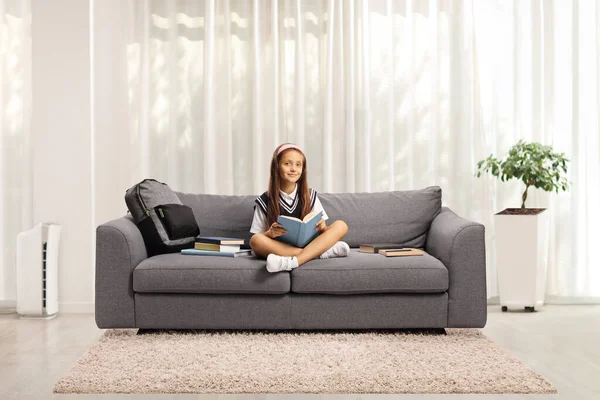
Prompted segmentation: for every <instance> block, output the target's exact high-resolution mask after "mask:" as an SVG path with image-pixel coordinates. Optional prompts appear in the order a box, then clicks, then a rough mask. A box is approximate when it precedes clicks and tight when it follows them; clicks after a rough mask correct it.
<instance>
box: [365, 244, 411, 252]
mask: <svg viewBox="0 0 600 400" xmlns="http://www.w3.org/2000/svg"><path fill="white" fill-rule="evenodd" d="M401 247H402V244H401V243H368V244H361V245H360V249H359V250H358V251H360V252H361V253H378V252H379V250H381V249H399V248H401Z"/></svg>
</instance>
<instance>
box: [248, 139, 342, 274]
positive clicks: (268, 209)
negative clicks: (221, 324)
mask: <svg viewBox="0 0 600 400" xmlns="http://www.w3.org/2000/svg"><path fill="white" fill-rule="evenodd" d="M306 175H307V171H306V157H305V156H304V153H303V152H302V150H300V148H299V147H298V146H296V145H294V144H292V143H285V144H282V145H280V146H278V147H277V149H275V151H274V152H273V159H272V160H271V176H270V178H269V190H268V191H267V192H264V193H263V194H262V195H261V196H259V197H258V198H257V199H256V200H255V201H256V205H255V206H254V219H253V220H252V227H251V228H250V232H252V233H254V234H255V235H254V236H252V238H251V239H250V247H251V248H252V250H253V251H254V254H256V255H257V256H258V257H261V258H266V259H267V271H269V272H278V271H291V270H292V269H294V268H297V267H299V266H300V265H302V264H304V263H305V262H307V261H310V260H312V259H313V258H316V257H317V256H318V257H319V258H331V257H346V256H347V255H348V254H350V247H349V246H348V244H347V243H345V242H340V241H339V240H341V239H342V238H343V237H344V236H345V235H346V233H348V225H346V223H345V222H344V221H341V220H338V221H335V222H334V223H333V224H331V225H330V226H327V224H326V223H325V220H327V219H329V217H328V216H327V214H326V213H325V210H323V206H322V205H321V202H320V201H319V198H318V197H317V192H316V191H314V190H313V189H310V188H309V187H308V180H307V178H306ZM313 210H316V211H323V217H322V218H321V220H320V221H319V222H318V223H317V230H319V231H320V234H319V236H317V237H316V238H315V239H314V240H313V241H312V242H310V243H309V244H308V245H306V247H304V248H298V247H294V246H290V245H288V244H285V243H283V242H280V241H279V240H278V239H277V238H278V237H279V236H282V235H284V234H286V233H287V231H286V230H285V229H283V227H282V226H281V225H280V224H279V223H277V216H279V215H288V216H292V217H296V218H299V219H302V218H304V217H305V216H306V214H308V213H310V212H311V211H313Z"/></svg>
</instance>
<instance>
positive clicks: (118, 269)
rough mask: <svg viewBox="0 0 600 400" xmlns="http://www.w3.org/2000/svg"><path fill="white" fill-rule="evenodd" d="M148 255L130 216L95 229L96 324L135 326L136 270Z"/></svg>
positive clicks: (107, 326)
mask: <svg viewBox="0 0 600 400" xmlns="http://www.w3.org/2000/svg"><path fill="white" fill-rule="evenodd" d="M146 258H148V254H147V253H146V246H145V245H144V239H143V238H142V234H141V233H140V230H139V229H138V227H137V226H136V225H135V223H134V222H133V219H132V218H131V217H130V216H127V217H122V218H119V219H115V220H112V221H110V222H107V223H105V224H102V225H100V226H98V228H96V304H95V308H96V325H98V328H135V327H136V326H135V305H134V297H133V269H134V268H135V267H136V266H137V265H138V264H139V263H140V262H142V261H143V260H145V259H146Z"/></svg>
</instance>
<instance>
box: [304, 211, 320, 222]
mask: <svg viewBox="0 0 600 400" xmlns="http://www.w3.org/2000/svg"><path fill="white" fill-rule="evenodd" d="M319 212H320V211H312V212H309V213H308V214H306V216H305V217H304V219H303V220H302V222H308V221H310V220H311V219H312V218H313V217H314V216H315V215H317V214H318V213H319Z"/></svg>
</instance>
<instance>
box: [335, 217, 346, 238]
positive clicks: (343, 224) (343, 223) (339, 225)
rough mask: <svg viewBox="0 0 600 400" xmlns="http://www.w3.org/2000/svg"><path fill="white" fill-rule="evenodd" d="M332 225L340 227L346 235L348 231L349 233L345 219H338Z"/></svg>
mask: <svg viewBox="0 0 600 400" xmlns="http://www.w3.org/2000/svg"><path fill="white" fill-rule="evenodd" d="M332 225H335V226H336V227H339V228H338V229H340V230H341V231H342V233H343V234H344V235H345V234H346V233H348V224H346V223H345V222H344V221H342V220H341V219H338V220H337V221H335V222H334V223H333V224H332Z"/></svg>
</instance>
